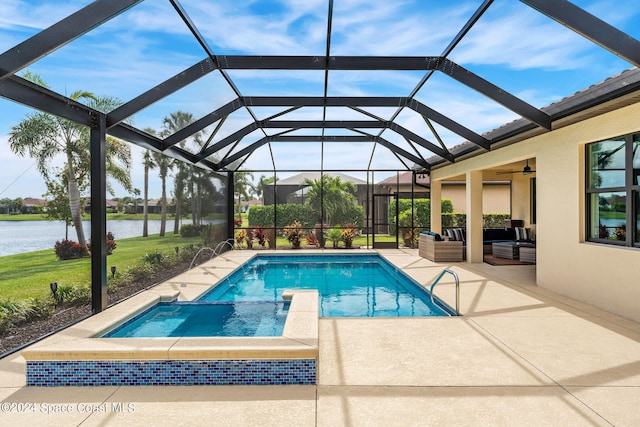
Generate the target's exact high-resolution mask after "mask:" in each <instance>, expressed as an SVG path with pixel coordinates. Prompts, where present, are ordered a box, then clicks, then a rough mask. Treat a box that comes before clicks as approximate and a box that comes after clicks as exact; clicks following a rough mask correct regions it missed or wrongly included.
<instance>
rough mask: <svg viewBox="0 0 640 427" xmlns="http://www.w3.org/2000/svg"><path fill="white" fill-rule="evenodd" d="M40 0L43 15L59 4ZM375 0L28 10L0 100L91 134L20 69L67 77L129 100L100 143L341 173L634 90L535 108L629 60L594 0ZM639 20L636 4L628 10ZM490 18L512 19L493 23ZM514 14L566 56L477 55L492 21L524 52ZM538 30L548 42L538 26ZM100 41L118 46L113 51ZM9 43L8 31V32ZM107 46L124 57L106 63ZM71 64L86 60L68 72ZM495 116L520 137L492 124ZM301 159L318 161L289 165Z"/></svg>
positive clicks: (418, 161)
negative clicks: (562, 85) (348, 162)
mask: <svg viewBox="0 0 640 427" xmlns="http://www.w3.org/2000/svg"><path fill="white" fill-rule="evenodd" d="M38 3H41V4H40V6H42V8H41V10H46V9H47V7H48V8H51V9H53V8H55V6H56V5H57V3H56V2H53V1H47V0H44V1H42V2H38ZM387 3H388V2H380V3H375V4H372V3H371V2H363V3H358V2H346V1H335V2H334V1H333V0H328V1H326V0H323V1H310V2H307V4H306V5H299V4H297V3H296V2H291V3H287V2H276V1H273V2H271V1H264V2H258V3H255V2H249V3H248V4H235V3H227V2H225V1H222V2H205V1H202V2H199V1H190V2H184V4H183V3H181V2H180V1H177V0H169V1H165V2H157V1H156V2H143V1H140V0H138V1H136V0H98V1H95V2H92V3H88V4H87V2H86V1H77V2H72V3H71V6H70V7H75V8H76V9H77V11H75V12H73V13H70V14H67V15H66V17H63V18H62V19H57V20H56V21H54V22H50V23H48V25H47V28H46V29H44V30H40V29H39V28H38V25H42V22H43V20H46V19H44V18H42V17H41V16H38V17H35V16H34V20H35V19H36V18H37V20H38V25H35V24H34V26H33V29H32V30H31V31H32V32H33V34H28V32H25V35H28V36H26V37H23V40H22V41H19V42H17V43H16V44H15V45H14V46H6V47H7V48H8V49H7V50H6V51H5V52H4V53H3V54H1V55H0V96H2V97H4V98H7V99H9V100H12V101H15V102H18V103H20V104H23V105H26V106H28V107H30V108H34V109H38V110H41V111H45V112H49V113H51V114H55V115H58V116H62V117H66V118H68V119H70V120H73V121H76V122H78V123H82V124H85V125H88V126H95V123H96V120H97V117H99V116H100V114H99V113H98V112H96V111H92V110H91V109H90V108H88V107H87V106H85V105H83V104H81V103H79V102H76V101H73V100H71V99H69V97H67V96H65V95H64V94H62V93H61V92H63V91H61V90H58V91H55V90H50V89H45V88H42V87H40V86H37V85H35V84H33V83H31V82H29V81H27V80H25V79H24V78H22V77H20V76H19V74H20V73H21V72H22V71H24V70H26V69H29V70H33V71H34V72H36V73H38V74H39V75H41V76H42V78H43V79H44V80H45V81H60V80H61V79H67V80H70V81H67V82H66V83H74V90H76V89H79V87H75V85H76V84H82V85H85V87H83V89H87V90H92V91H94V92H96V93H101V92H103V93H104V94H107V95H112V96H116V97H118V98H120V99H122V100H123V103H122V104H121V105H120V106H119V107H118V108H116V109H114V110H112V111H109V112H106V117H105V119H106V127H107V132H108V134H110V135H112V136H114V137H118V138H121V139H123V140H126V141H129V142H131V143H133V144H136V145H139V146H140V147H143V148H147V149H151V150H156V151H161V152H164V153H166V154H168V155H171V156H173V157H176V158H179V159H181V160H184V161H187V162H190V163H193V164H197V165H200V166H202V167H204V168H208V169H211V170H214V171H225V170H237V169H238V168H248V169H251V170H257V169H263V170H271V169H272V170H274V171H276V170H279V169H283V168H285V169H286V168H287V165H290V164H291V163H290V162H289V161H290V160H291V159H293V160H291V161H294V162H298V164H302V165H301V166H300V167H301V168H302V169H316V170H320V169H324V170H330V169H334V168H335V169H342V170H344V169H345V167H344V166H343V165H342V164H341V163H340V162H339V161H338V160H340V158H341V157H344V156H345V154H344V153H350V154H346V156H353V158H352V164H354V165H358V166H357V168H358V169H367V170H368V169H379V168H389V169H392V168H395V169H410V168H412V167H413V168H415V167H417V168H421V169H426V170H429V169H431V167H432V166H434V165H438V164H446V163H449V162H455V161H456V160H457V159H459V158H461V157H462V156H465V155H468V154H469V152H484V151H487V150H491V149H492V148H494V147H496V146H498V145H499V143H500V142H501V141H504V140H506V139H508V138H511V137H513V136H514V134H515V133H519V132H525V131H531V130H535V131H536V132H547V131H550V130H552V129H553V128H554V124H555V123H557V121H558V120H560V119H562V118H564V117H566V116H567V114H569V113H570V114H575V113H578V112H580V111H585V110H587V109H589V108H592V107H594V106H597V105H600V104H602V103H604V102H605V101H610V100H611V98H612V96H615V97H623V96H625V95H627V94H629V93H632V92H635V91H637V90H638V86H639V84H640V83H639V81H638V79H636V80H634V81H633V84H629V82H626V84H625V85H624V86H623V87H621V88H617V90H616V91H615V92H611V91H609V92H603V93H598V94H596V95H595V96H590V97H589V99H588V101H587V102H582V103H581V104H580V105H579V106H576V104H572V105H569V104H566V107H562V108H556V109H555V110H554V109H548V108H544V106H545V105H548V104H550V103H551V102H555V101H557V100H558V99H559V98H558V97H560V98H561V97H564V96H567V95H571V94H573V93H574V92H576V91H578V90H581V89H582V88H583V87H586V86H588V85H590V84H594V83H597V82H598V81H600V80H604V78H606V77H608V76H610V75H611V74H612V73H613V74H615V73H619V72H622V71H623V70H624V69H626V68H628V67H629V66H636V67H637V66H638V65H640V42H638V40H637V37H638V35H640V32H639V31H640V30H638V29H637V28H636V26H635V25H633V20H631V21H632V22H626V21H623V20H621V21H620V23H619V26H620V27H621V28H624V30H625V31H623V30H621V29H619V28H618V27H616V26H613V25H610V24H608V23H606V22H605V21H604V20H601V19H600V18H598V17H596V16H595V15H594V14H592V13H590V12H587V11H586V10H585V9H589V8H591V9H594V10H596V11H597V10H602V11H603V13H604V12H605V10H604V9H603V8H600V7H598V5H597V4H596V3H595V2H593V1H586V0H585V1H580V2H578V1H576V2H575V4H573V3H569V2H567V1H564V0H521V1H520V3H518V4H517V5H514V2H508V1H506V0H505V1H489V0H485V1H482V2H480V1H475V2H472V1H471V2H463V3H459V2H441V1H434V0H431V1H416V2H415V3H411V2H406V4H410V5H411V8H409V7H406V9H405V10H406V11H407V12H412V11H413V12H414V13H415V14H417V15H411V14H406V15H404V16H401V15H396V12H397V10H392V9H393V8H394V6H391V5H388V4H387ZM443 3H447V5H445V4H443ZM448 3H452V4H448ZM453 3H455V5H454V4H453ZM633 5H634V3H633V2H623V4H620V5H619V6H620V7H621V8H624V7H629V8H632V7H633ZM405 6H406V5H405ZM580 6H583V7H585V9H583V8H582V7H580ZM396 7H398V8H400V6H396ZM403 7H404V6H403ZM359 8H360V9H361V10H359ZM63 9H64V8H63ZM356 12H357V13H356ZM392 12H393V13H394V16H395V17H396V18H394V19H395V20H394V21H388V25H389V26H392V27H393V28H392V31H386V30H385V28H384V27H383V26H381V25H380V24H381V22H383V21H382V20H383V17H382V15H384V14H385V13H386V14H391V13H392ZM57 13H62V12H57ZM354 13H356V14H355V15H354ZM360 13H361V14H362V16H360V15H359V14H360ZM638 13H640V6H638V5H635V9H631V10H629V14H628V15H629V16H633V15H634V14H638ZM54 15H55V13H54ZM398 16H401V19H399V20H398V19H397V17H398ZM503 16H506V20H504V21H500V19H501V17H503ZM25 19H26V21H28V20H29V17H25ZM281 20H284V21H286V24H283V23H281V22H279V21H281ZM521 20H524V21H521ZM614 20H615V19H614ZM553 21H556V22H557V23H558V24H556V23H554V22H553ZM498 22H502V23H503V24H504V23H512V24H513V25H507V24H504V28H500V27H499V26H498V25H497V23H498ZM522 22H525V23H527V24H532V25H533V27H532V28H534V29H536V32H535V33H533V34H530V35H529V36H530V37H531V38H533V39H535V40H536V43H537V44H539V46H535V49H534V48H532V49H533V50H535V51H537V52H540V49H542V53H543V54H544V49H545V48H544V46H545V44H548V45H549V46H551V45H552V44H553V43H552V42H553V39H554V38H557V37H558V36H559V35H560V36H561V37H565V38H566V42H565V46H564V48H566V50H567V52H566V61H567V62H566V63H560V64H557V63H556V66H555V68H553V69H551V70H548V69H545V67H547V68H548V67H550V66H549V65H545V64H543V63H542V62H543V59H542V58H544V55H541V56H539V58H538V60H539V61H540V63H539V64H529V65H523V64H520V65H518V64H516V62H517V61H516V60H515V59H514V57H516V56H518V54H519V53H521V52H518V51H517V49H516V50H515V51H512V52H504V57H502V58H497V57H491V56H490V54H489V53H487V56H483V53H482V50H483V49H486V50H487V52H492V51H493V50H492V49H494V48H495V46H492V43H495V42H496V40H495V39H493V38H491V35H492V31H495V30H496V28H495V27H496V26H498V27H499V28H497V29H498V30H500V32H503V33H504V32H507V35H506V40H507V43H511V44H514V45H516V46H517V45H521V44H522V43H523V41H522V36H523V34H522V33H519V32H518V29H517V25H519V24H521V23H522ZM240 24H242V25H240ZM559 24H561V25H559ZM523 25H524V24H523ZM536 25H537V27H536ZM547 25H551V27H547ZM562 26H564V27H565V28H563V27H562ZM452 28H453V29H452ZM547 28H553V33H552V34H548V35H547V34H545V31H547ZM509 31H511V32H512V33H513V34H509ZM634 31H635V32H636V33H635V34H634ZM1 32H2V30H0V33H1ZM5 32H6V31H5ZM121 32H122V33H123V34H122V35H121V34H120V33H121ZM244 33H247V35H246V36H245V34H244ZM576 34H578V35H580V36H581V37H577V36H576ZM241 35H242V37H241ZM125 36H126V37H129V38H125ZM385 37H388V38H392V39H393V40H392V41H391V42H389V43H388V42H387V40H385ZM576 37H577V38H576ZM112 38H117V39H118V43H116V44H114V45H113V46H112V45H109V41H110V40H111V39H112ZM17 39H19V37H18V36H15V35H14V34H13V33H12V34H11V37H9V38H8V40H17ZM262 39H264V40H262ZM503 42H504V41H503ZM572 43H575V45H573V44H572ZM137 44H139V46H137ZM151 47H154V48H155V49H157V51H154V52H156V53H155V54H153V55H152V54H149V53H146V52H145V49H148V51H147V52H151ZM529 47H530V48H531V45H529ZM556 48H558V46H555V47H553V49H556ZM548 49H549V50H551V49H552V47H549V48H548ZM572 49H573V51H572ZM113 50H115V51H116V52H117V53H119V54H122V53H127V56H125V57H123V56H122V55H120V56H110V55H115V53H114V52H113ZM74 54H75V55H80V56H82V58H81V59H79V60H78V62H72V63H67V62H66V61H68V59H67V58H70V57H71V56H73V55H74ZM554 54H555V53H554ZM596 54H597V55H602V54H606V55H609V56H607V57H606V58H607V59H606V61H608V62H607V66H606V67H604V66H598V64H593V63H591V64H583V65H581V66H578V65H576V62H580V61H577V60H576V58H579V57H581V56H584V57H585V58H587V59H589V58H591V57H592V56H594V57H595V55H596ZM510 55H511V56H512V57H511V58H510V57H509V56H510ZM123 61H124V62H123ZM587 62H588V61H587ZM586 67H591V68H601V70H600V71H599V72H600V73H601V74H597V73H595V72H594V71H593V70H590V72H591V74H589V76H590V78H593V79H595V80H593V81H588V80H584V79H576V78H575V77H574V76H584V75H585V71H584V70H585V68H586ZM108 70H109V71H112V72H111V73H108V72H107V71H108ZM533 73H535V74H536V76H535V77H534V76H533V75H532V74H533ZM560 76H562V77H560ZM559 78H563V79H566V80H567V82H570V81H572V80H577V82H574V83H567V85H566V87H567V89H568V90H569V92H568V93H545V83H544V82H545V81H547V82H549V81H551V80H549V79H559ZM528 81H530V82H532V83H531V86H528V84H527V82H528ZM150 83H151V84H150ZM571 84H577V85H578V86H575V87H573V86H571ZM580 85H582V86H580ZM64 87H65V89H64V90H65V91H66V86H64ZM94 87H95V88H96V89H94ZM612 93H613V95H612ZM452 100H453V101H452ZM562 105H565V104H562ZM175 111H185V112H188V113H189V114H191V117H192V119H193V120H191V122H190V123H188V124H185V126H184V127H181V128H180V129H175V128H173V129H172V132H165V133H161V132H155V135H154V134H152V133H151V132H150V131H148V128H152V129H155V130H159V129H160V128H161V126H162V118H163V117H166V116H168V115H170V114H171V113H173V112H175ZM480 116H482V117H483V120H478V117H480ZM507 121H511V122H512V123H518V124H519V125H518V127H517V129H516V130H515V131H511V132H496V131H493V132H491V131H492V129H495V128H497V127H498V126H500V125H502V124H503V123H505V122H507ZM165 131H166V129H165ZM158 135H162V136H158ZM461 144H462V146H464V149H463V150H460V149H459V147H460V146H461ZM335 146H339V147H343V148H344V149H343V148H335ZM307 150H308V151H307ZM297 151H301V152H305V153H315V154H307V157H296V152H297ZM314 156H317V158H315V157H314ZM289 168H291V167H289Z"/></svg>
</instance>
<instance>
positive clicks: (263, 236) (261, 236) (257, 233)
mask: <svg viewBox="0 0 640 427" xmlns="http://www.w3.org/2000/svg"><path fill="white" fill-rule="evenodd" d="M253 238H254V239H256V240H257V241H258V244H259V245H260V246H262V247H263V248H264V247H265V245H266V244H267V243H269V239H268V238H267V233H266V232H265V230H264V228H262V226H261V225H259V226H257V227H256V229H255V230H253Z"/></svg>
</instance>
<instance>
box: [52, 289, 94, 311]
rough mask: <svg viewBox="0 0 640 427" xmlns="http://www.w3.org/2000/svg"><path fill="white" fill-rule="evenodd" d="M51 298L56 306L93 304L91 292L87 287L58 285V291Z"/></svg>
mask: <svg viewBox="0 0 640 427" xmlns="http://www.w3.org/2000/svg"><path fill="white" fill-rule="evenodd" d="M51 297H52V298H53V300H54V301H55V302H56V304H67V305H73V306H77V305H84V304H88V303H89V302H91V290H90V289H89V288H88V287H85V286H76V285H71V284H63V285H58V290H57V291H56V293H55V294H54V293H52V294H51Z"/></svg>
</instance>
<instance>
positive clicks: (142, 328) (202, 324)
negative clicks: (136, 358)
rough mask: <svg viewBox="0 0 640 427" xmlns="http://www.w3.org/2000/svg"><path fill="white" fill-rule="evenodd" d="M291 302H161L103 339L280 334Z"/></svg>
mask: <svg viewBox="0 0 640 427" xmlns="http://www.w3.org/2000/svg"><path fill="white" fill-rule="evenodd" d="M288 309H289V303H288V302H282V301H281V302H260V303H256V302H238V303H229V302H214V303H206V302H199V303H183V302H175V303H160V304H157V305H155V306H153V307H151V308H150V309H148V310H146V311H144V312H142V313H141V314H140V315H138V316H136V317H134V318H133V319H131V320H129V321H128V322H126V323H125V324H123V325H122V326H120V327H118V328H116V329H114V330H112V331H111V332H109V333H107V334H106V335H104V336H103V337H104V338H136V337H216V336H224V337H260V336H280V335H282V330H283V329H284V322H285V320H286V318H287V312H288Z"/></svg>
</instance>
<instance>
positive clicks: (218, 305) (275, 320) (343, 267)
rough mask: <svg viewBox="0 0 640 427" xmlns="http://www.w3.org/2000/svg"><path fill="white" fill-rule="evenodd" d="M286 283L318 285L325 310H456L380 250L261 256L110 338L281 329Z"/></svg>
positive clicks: (326, 313) (275, 332)
mask: <svg viewBox="0 0 640 427" xmlns="http://www.w3.org/2000/svg"><path fill="white" fill-rule="evenodd" d="M287 289H288V290H294V289H317V290H318V294H319V314H320V316H321V317H412V316H448V315H453V312H452V311H451V310H449V309H448V308H447V307H446V306H444V304H443V305H442V306H440V305H435V304H433V303H432V302H431V297H430V295H429V293H428V292H427V291H425V290H424V289H423V288H422V287H421V286H420V285H418V284H417V283H416V282H414V281H413V280H412V279H411V278H410V277H409V276H407V275H406V274H405V273H403V272H402V271H401V270H399V269H397V268H396V267H395V266H393V265H392V264H390V263H389V262H387V261H386V260H385V259H384V258H382V257H380V256H378V255H341V256H336V255H296V256H290V255H258V256H256V257H254V258H253V259H252V260H251V261H249V262H248V263H247V264H245V265H243V266H242V267H241V268H239V269H237V270H236V271H235V272H234V273H233V274H231V275H230V276H229V277H227V278H225V279H223V280H222V282H221V283H219V284H218V285H217V286H216V287H214V288H213V289H212V290H211V291H209V292H208V293H206V294H205V295H203V296H202V297H201V298H200V299H198V300H197V301H194V302H190V303H184V302H173V303H160V304H157V305H155V306H153V307H151V308H150V309H148V310H147V311H145V312H143V313H141V314H140V315H138V316H136V317H134V318H133V319H130V320H129V321H127V322H126V323H125V324H123V325H121V326H119V327H118V328H116V329H114V330H112V331H110V332H108V333H107V334H106V335H104V337H106V338H116V337H130V338H131V337H187V336H189V337H197V336H244V337H246V336H279V335H282V331H283V329H284V323H285V321H286V316H287V312H288V308H289V303H288V302H284V301H283V300H282V292H283V291H284V290H287ZM440 304H442V303H440Z"/></svg>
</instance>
